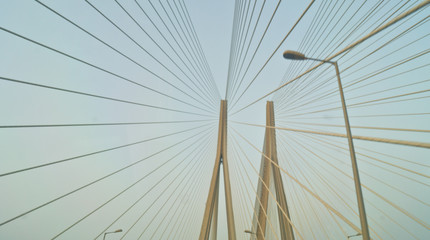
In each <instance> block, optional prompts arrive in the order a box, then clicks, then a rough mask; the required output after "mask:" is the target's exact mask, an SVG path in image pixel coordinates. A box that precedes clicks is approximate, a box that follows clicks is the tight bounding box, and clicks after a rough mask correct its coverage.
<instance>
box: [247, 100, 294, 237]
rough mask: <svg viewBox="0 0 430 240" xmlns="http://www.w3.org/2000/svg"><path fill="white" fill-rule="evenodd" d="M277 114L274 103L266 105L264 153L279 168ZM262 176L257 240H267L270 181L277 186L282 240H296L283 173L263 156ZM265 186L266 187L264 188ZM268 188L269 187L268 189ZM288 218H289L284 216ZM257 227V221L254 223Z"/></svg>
mask: <svg viewBox="0 0 430 240" xmlns="http://www.w3.org/2000/svg"><path fill="white" fill-rule="evenodd" d="M274 126H275V113H274V110H273V102H272V101H268V102H267V104H266V133H265V136H264V146H263V153H264V155H266V156H267V157H268V158H270V159H271V160H272V161H273V162H274V163H276V164H277V165H278V166H279V163H278V154H277V149H276V132H275V128H274ZM260 176H261V179H262V181H263V182H264V184H263V183H262V182H261V181H259V183H258V190H257V192H258V195H259V196H258V199H257V200H256V204H255V206H256V213H257V217H256V218H257V219H258V224H259V226H254V227H253V229H254V231H255V230H256V237H257V240H260V239H261V240H262V239H265V236H266V221H267V206H268V199H269V190H268V187H269V186H270V181H271V180H273V184H274V186H275V193H274V194H275V195H276V201H277V202H278V203H279V205H278V221H279V227H280V235H281V239H282V240H294V232H293V228H292V225H291V224H290V222H289V221H288V219H289V218H290V214H289V211H288V205H287V199H286V197H285V191H284V184H283V182H282V177H281V172H280V170H279V168H278V167H276V166H275V165H274V164H273V163H272V162H271V161H270V160H268V159H267V158H266V157H264V156H262V158H261V168H260ZM264 185H265V186H264ZM266 186H267V187H266ZM284 213H285V215H286V216H287V217H288V219H287V217H286V216H285V215H284ZM254 225H256V221H254Z"/></svg>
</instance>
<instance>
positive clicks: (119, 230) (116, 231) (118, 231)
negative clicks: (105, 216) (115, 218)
mask: <svg viewBox="0 0 430 240" xmlns="http://www.w3.org/2000/svg"><path fill="white" fill-rule="evenodd" d="M120 232H122V229H118V230H115V231H113V232H105V235H104V236H103V240H105V238H106V234H110V233H120Z"/></svg>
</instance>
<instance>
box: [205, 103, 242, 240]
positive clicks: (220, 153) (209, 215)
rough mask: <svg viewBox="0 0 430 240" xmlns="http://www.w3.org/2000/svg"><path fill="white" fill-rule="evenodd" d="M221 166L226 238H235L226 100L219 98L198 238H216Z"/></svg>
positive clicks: (233, 239) (231, 239) (232, 239)
mask: <svg viewBox="0 0 430 240" xmlns="http://www.w3.org/2000/svg"><path fill="white" fill-rule="evenodd" d="M221 164H222V166H223V175H224V189H225V205H226V210H227V226H228V239H229V240H236V229H235V226H234V214H233V204H232V198H231V187H230V175H229V170H228V158H227V101H225V100H221V107H220V118H219V127H218V147H217V153H216V158H215V165H214V168H213V173H212V180H211V184H210V188H209V194H208V198H207V201H206V208H205V212H204V215H203V222H202V228H201V230H200V237H199V239H200V240H208V239H209V236H210V235H211V233H212V236H213V239H216V234H217V222H218V196H219V176H220V171H221V169H220V166H221Z"/></svg>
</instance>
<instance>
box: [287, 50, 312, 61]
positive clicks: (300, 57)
mask: <svg viewBox="0 0 430 240" xmlns="http://www.w3.org/2000/svg"><path fill="white" fill-rule="evenodd" d="M283 56H284V58H285V59H291V60H305V59H306V57H305V55H304V54H303V53H299V52H296V51H291V50H287V51H285V52H284V54H283Z"/></svg>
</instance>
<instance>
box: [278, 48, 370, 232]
mask: <svg viewBox="0 0 430 240" xmlns="http://www.w3.org/2000/svg"><path fill="white" fill-rule="evenodd" d="M283 56H284V58H286V59H291V60H314V61H318V62H323V63H331V64H332V65H333V66H334V68H335V69H336V76H337V83H338V87H339V93H340V99H341V102H342V109H343V117H344V119H345V127H346V135H347V138H348V145H349V154H350V156H351V165H352V172H353V175H354V184H355V192H356V194H357V204H358V212H359V214H360V224H361V233H360V234H361V235H362V236H363V239H364V240H370V236H369V227H368V225H367V218H366V210H365V208H364V201H363V193H362V191H361V183H360V176H359V173H358V166H357V159H356V156H355V150H354V143H353V141H352V135H351V126H350V125H349V118H348V112H347V109H346V103H345V96H344V94H343V88H342V82H341V80H340V73H339V67H338V66H337V62H336V61H326V60H321V59H316V58H309V57H306V56H305V55H304V54H303V53H299V52H295V51H290V50H287V51H285V52H284V54H283Z"/></svg>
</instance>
